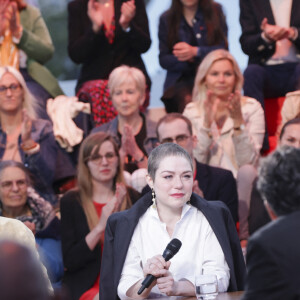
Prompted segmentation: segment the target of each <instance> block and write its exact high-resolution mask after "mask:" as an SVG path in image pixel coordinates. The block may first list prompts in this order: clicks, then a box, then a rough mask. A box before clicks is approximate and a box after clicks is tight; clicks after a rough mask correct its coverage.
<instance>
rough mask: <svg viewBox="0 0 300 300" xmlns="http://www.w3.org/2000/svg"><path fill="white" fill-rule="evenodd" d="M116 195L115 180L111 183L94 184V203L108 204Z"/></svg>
mask: <svg viewBox="0 0 300 300" xmlns="http://www.w3.org/2000/svg"><path fill="white" fill-rule="evenodd" d="M113 195H114V191H113V180H111V181H110V182H103V183H102V182H93V201H95V202H97V203H107V202H108V201H109V200H110V199H111V198H112V197H113Z"/></svg>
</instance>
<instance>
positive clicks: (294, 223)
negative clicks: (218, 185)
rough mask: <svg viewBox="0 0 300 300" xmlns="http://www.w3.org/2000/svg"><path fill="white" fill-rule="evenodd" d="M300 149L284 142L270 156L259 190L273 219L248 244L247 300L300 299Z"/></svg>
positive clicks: (265, 162)
mask: <svg viewBox="0 0 300 300" xmlns="http://www.w3.org/2000/svg"><path fill="white" fill-rule="evenodd" d="M299 166H300V149H299V148H295V147H289V146H284V147H281V148H279V149H277V150H276V151H275V152H273V153H272V154H271V155H270V156H268V157H266V158H265V159H264V161H263V163H262V165H261V168H260V171H259V177H258V184H257V185H258V190H259V192H260V194H261V196H262V198H263V199H264V203H265V205H266V208H267V210H268V212H269V214H270V217H271V219H272V220H274V221H272V222H270V223H269V224H267V225H266V226H264V227H262V228H261V229H260V230H258V231H257V232H255V234H253V235H252V236H251V237H250V239H249V243H248V248H247V270H248V274H247V281H246V289H245V294H244V296H243V297H242V299H243V300H252V299H253V300H257V299H264V300H279V299H299V295H300V285H299V278H300V242H299V231H298V228H299V227H300V170H299Z"/></svg>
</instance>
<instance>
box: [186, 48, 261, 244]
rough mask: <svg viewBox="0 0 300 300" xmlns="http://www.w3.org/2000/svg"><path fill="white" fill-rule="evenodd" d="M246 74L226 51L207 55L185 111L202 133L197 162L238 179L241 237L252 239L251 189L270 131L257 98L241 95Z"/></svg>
mask: <svg viewBox="0 0 300 300" xmlns="http://www.w3.org/2000/svg"><path fill="white" fill-rule="evenodd" d="M242 84H243V75H242V73H241V71H240V69H239V66H238V64H237V62H236V60H235V59H234V57H233V56H232V55H231V54H230V53H229V52H228V51H226V50H221V49H220V50H215V51H212V52H210V53H209V54H207V56H206V57H205V58H204V60H203V61H202V63H201V64H200V66H199V69H198V72H197V76H196V79H195V85H194V91H193V102H191V103H189V104H188V105H187V106H186V108H185V110H184V112H183V114H184V115H185V116H186V117H187V118H188V119H190V120H191V122H192V124H193V132H194V134H195V135H196V136H197V147H195V149H194V156H195V158H196V160H197V161H199V162H201V163H205V164H208V165H210V166H215V167H220V168H224V169H227V170H230V171H231V172H232V173H233V176H234V177H236V179H237V189H238V197H239V221H240V232H239V233H240V238H241V239H245V238H247V237H248V224H247V216H248V209H249V202H250V196H251V187H252V183H253V180H254V178H255V177H256V175H257V173H256V166H257V163H258V160H259V157H260V150H261V146H262V142H263V137H264V132H265V122H264V112H263V109H262V107H261V105H260V103H258V102H257V101H256V100H255V99H253V98H249V97H245V96H241V93H240V91H241V89H242Z"/></svg>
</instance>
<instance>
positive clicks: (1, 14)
mask: <svg viewBox="0 0 300 300" xmlns="http://www.w3.org/2000/svg"><path fill="white" fill-rule="evenodd" d="M8 5H9V0H2V1H0V36H4V33H5V30H6V29H7V28H8V27H9V23H10V20H9V19H8V18H9V16H10V14H9V13H8V11H7V7H8Z"/></svg>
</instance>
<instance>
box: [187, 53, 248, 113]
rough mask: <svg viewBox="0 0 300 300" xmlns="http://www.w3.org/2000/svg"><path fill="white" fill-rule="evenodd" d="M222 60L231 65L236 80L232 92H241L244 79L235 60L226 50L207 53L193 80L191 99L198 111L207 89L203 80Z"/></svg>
mask: <svg viewBox="0 0 300 300" xmlns="http://www.w3.org/2000/svg"><path fill="white" fill-rule="evenodd" d="M223 59H225V60H229V61H230V62H231V64H232V67H233V71H234V74H235V80H236V82H235V86H234V91H241V90H242V87H243V83H244V77H243V74H242V73H241V70H240V68H239V66H238V63H237V61H236V60H235V58H234V57H233V56H232V55H231V54H230V53H229V52H228V51H227V50H224V49H218V50H215V51H212V52H210V53H208V54H207V55H206V56H205V58H204V59H203V61H202V62H201V64H200V66H199V68H198V71H197V74H196V78H195V83H194V88H193V96H192V99H193V102H196V103H198V108H199V109H200V110H202V105H203V102H204V100H205V99H206V92H207V88H206V86H205V79H206V75H207V72H208V70H209V69H210V67H211V66H212V64H213V63H214V62H216V61H218V60H223Z"/></svg>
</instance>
